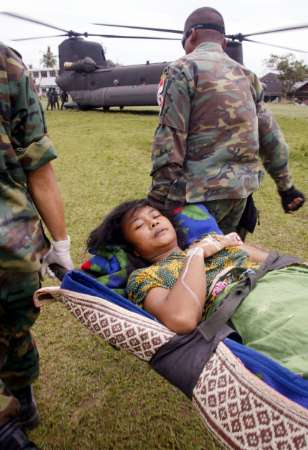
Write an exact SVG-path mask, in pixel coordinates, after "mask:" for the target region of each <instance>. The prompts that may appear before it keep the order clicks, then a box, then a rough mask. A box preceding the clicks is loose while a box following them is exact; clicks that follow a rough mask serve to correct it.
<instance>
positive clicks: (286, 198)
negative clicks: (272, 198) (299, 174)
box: [279, 186, 305, 213]
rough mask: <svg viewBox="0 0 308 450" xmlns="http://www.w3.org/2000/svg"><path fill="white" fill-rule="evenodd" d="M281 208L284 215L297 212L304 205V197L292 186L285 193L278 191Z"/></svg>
mask: <svg viewBox="0 0 308 450" xmlns="http://www.w3.org/2000/svg"><path fill="white" fill-rule="evenodd" d="M279 195H280V197H281V203H282V207H283V210H284V212H285V213H291V212H293V211H296V210H298V209H299V208H301V207H302V206H303V204H304V203H305V196H304V194H303V193H302V192H300V191H298V190H297V189H295V187H294V186H292V187H290V189H288V190H286V191H279Z"/></svg>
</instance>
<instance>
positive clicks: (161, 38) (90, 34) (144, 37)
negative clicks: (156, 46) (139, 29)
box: [87, 33, 180, 41]
mask: <svg viewBox="0 0 308 450" xmlns="http://www.w3.org/2000/svg"><path fill="white" fill-rule="evenodd" d="M87 36H99V37H105V38H116V39H155V40H161V41H180V39H178V38H167V37H154V36H124V35H121V34H92V33H87Z"/></svg>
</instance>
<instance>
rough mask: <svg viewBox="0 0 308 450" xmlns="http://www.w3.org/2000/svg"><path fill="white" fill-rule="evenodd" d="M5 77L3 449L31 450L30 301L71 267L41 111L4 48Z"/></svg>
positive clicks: (0, 56) (0, 68)
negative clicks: (48, 279)
mask: <svg viewBox="0 0 308 450" xmlns="http://www.w3.org/2000/svg"><path fill="white" fill-rule="evenodd" d="M0 74H1V75H0V91H1V98H0V112H1V113H0V150H1V151H0V177H1V185H0V187H1V189H0V212H1V214H0V381H1V382H2V384H3V385H2V388H3V389H2V392H1V393H0V448H1V449H5V448H8V449H10V450H17V449H29V450H30V449H32V450H34V449H36V447H35V445H34V444H33V443H31V442H30V441H29V440H28V438H27V436H26V434H25V433H24V430H25V429H30V428H33V427H34V426H36V425H37V424H38V411H37V407H36V403H35V399H34V396H33V390H32V383H33V381H34V380H35V379H36V378H37V376H38V372H39V365H38V352H37V349H36V346H35V343H34V340H33V338H32V336H31V334H30V328H31V326H32V325H33V323H34V322H35V320H36V318H37V317H38V314H39V310H38V309H37V308H36V307H35V305H34V304H33V299H32V296H33V293H34V291H35V290H36V289H38V288H39V287H40V277H39V271H40V269H41V270H42V273H46V270H47V265H48V264H50V263H52V262H56V263H58V264H60V265H62V266H64V267H66V268H67V269H71V268H72V267H73V265H72V260H71V257H70V251H69V249H70V240H69V237H68V236H67V233H66V227H65V222H64V211H63V203H62V200H61V195H60V191H59V188H58V185H57V182H56V179H55V176H54V172H53V168H52V165H51V161H52V160H53V159H54V158H56V153H55V149H54V147H53V144H52V142H51V141H50V139H49V138H48V137H47V135H46V131H47V130H46V125H45V121H44V115H43V111H42V107H41V105H40V103H39V100H38V97H37V95H36V93H35V91H34V88H33V85H32V83H31V79H30V77H29V73H28V71H27V69H26V68H25V66H24V65H23V63H22V60H21V58H20V57H19V55H18V54H17V53H16V52H15V51H13V50H12V49H9V48H7V47H5V46H4V45H3V44H1V43H0ZM38 214H40V217H41V218H42V220H43V221H44V223H45V225H46V227H47V229H48V231H49V232H50V235H51V236H52V243H51V245H50V246H49V243H48V240H47V238H46V237H45V235H44V232H43V228H42V225H41V222H40V219H39V215H38ZM42 258H43V261H44V263H43V267H42V265H41V259H42Z"/></svg>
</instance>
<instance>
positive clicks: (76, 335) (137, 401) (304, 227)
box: [31, 105, 308, 450]
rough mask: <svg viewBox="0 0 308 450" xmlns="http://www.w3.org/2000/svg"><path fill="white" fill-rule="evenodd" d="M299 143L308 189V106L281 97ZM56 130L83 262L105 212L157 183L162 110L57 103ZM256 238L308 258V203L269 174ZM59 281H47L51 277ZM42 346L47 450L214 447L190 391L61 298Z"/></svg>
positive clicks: (48, 316) (43, 325)
mask: <svg viewBox="0 0 308 450" xmlns="http://www.w3.org/2000/svg"><path fill="white" fill-rule="evenodd" d="M272 109H273V111H274V113H275V114H276V117H277V118H278V121H279V123H280V125H281V127H282V129H283V131H284V133H285V136H286V138H287V141H288V142H289V144H290V165H291V168H292V172H293V175H294V180H295V184H296V186H297V187H298V188H299V189H300V190H302V191H303V192H305V194H306V197H307V196H308V108H304V107H298V106H297V107H296V106H293V105H274V106H272ZM47 122H48V126H49V134H50V136H51V138H52V140H53V141H54V143H55V145H56V147H57V149H58V153H59V158H58V160H57V161H56V162H55V167H56V171H57V177H58V180H59V183H60V185H61V189H62V193H63V197H64V201H65V206H66V220H67V225H68V230H69V234H70V236H71V239H72V255H73V258H74V262H75V264H76V266H77V265H79V264H80V263H81V261H83V260H84V258H85V251H84V242H85V239H86V237H87V235H88V233H89V232H90V230H91V229H92V228H93V227H95V226H96V225H97V224H98V223H99V221H100V220H101V218H102V217H103V216H104V214H105V213H106V212H107V211H108V210H109V209H110V208H112V207H113V206H115V205H116V204H118V203H119V202H121V201H123V200H125V199H131V198H136V197H142V196H144V195H145V194H146V192H147V188H148V186H149V183H150V178H149V175H148V174H149V170H150V149H151V141H152V136H153V132H154V129H155V126H156V124H157V115H156V112H154V111H151V110H146V111H144V112H140V111H136V110H134V111H130V112H129V111H125V110H124V111H122V112H120V111H117V110H114V111H111V112H109V113H103V112H101V111H89V112H77V111H56V112H48V113H47ZM255 198H256V203H257V206H258V208H259V210H260V216H261V219H260V222H261V224H260V226H258V228H257V231H256V232H255V234H254V236H253V239H252V238H250V239H249V240H251V241H252V240H253V241H254V242H257V243H259V244H262V245H265V246H267V247H270V248H273V249H278V250H280V251H284V252H286V253H294V254H297V255H299V256H302V257H304V258H306V259H308V246H307V238H308V207H307V206H305V207H304V208H302V209H301V210H300V211H299V212H298V213H297V214H296V215H286V214H284V213H283V212H282V208H281V206H280V200H279V198H278V195H277V193H276V189H275V186H274V184H273V182H272V181H271V180H270V179H269V177H268V176H266V177H265V180H264V183H263V186H262V189H261V190H260V191H259V192H258V193H257V194H256V196H255ZM48 284H51V283H49V282H46V285H48ZM34 334H35V337H36V340H37V344H38V347H39V350H40V355H41V375H40V379H39V380H38V381H37V382H36V384H35V391H36V396H37V400H38V404H39V408H40V412H41V417H42V423H41V425H40V427H39V428H38V429H37V430H35V431H34V432H32V433H31V438H32V439H33V440H34V442H36V444H37V445H38V446H39V447H41V448H42V449H44V450H139V449H140V450H141V449H146V450H154V449H155V450H156V449H157V450H158V449H162V450H167V449H174V450H175V449H176V450H201V449H202V450H209V449H210V447H209V445H208V444H207V443H206V442H205V440H204V432H203V429H202V424H201V420H200V419H199V417H198V416H197V414H196V413H195V412H194V410H193V409H192V407H191V405H190V402H189V401H188V400H187V399H186V398H185V397H184V395H183V394H181V393H180V392H178V391H177V390H176V389H175V388H173V387H171V386H170V385H169V384H168V383H167V382H166V381H164V380H163V379H162V378H160V377H159V376H158V375H156V374H155V373H154V371H152V370H150V369H149V367H148V366H147V365H146V364H143V363H141V362H140V361H139V360H137V359H136V358H134V357H133V356H130V355H128V354H126V353H124V352H122V351H115V350H113V349H112V348H111V347H109V346H108V345H107V344H105V343H104V342H103V341H101V340H99V339H98V338H96V337H94V336H91V335H90V334H89V333H88V331H87V330H86V329H84V328H83V327H82V326H81V325H80V324H79V322H77V321H76V320H75V319H73V317H72V316H71V315H70V313H69V312H68V311H66V309H65V308H64V307H63V306H61V305H60V304H52V305H50V306H48V307H45V309H44V308H43V310H42V314H41V316H40V319H39V320H38V322H37V324H36V325H35V327H34Z"/></svg>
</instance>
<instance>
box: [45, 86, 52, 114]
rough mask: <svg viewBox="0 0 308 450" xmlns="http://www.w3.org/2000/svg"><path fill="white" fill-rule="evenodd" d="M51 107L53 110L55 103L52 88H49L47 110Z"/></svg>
mask: <svg viewBox="0 0 308 450" xmlns="http://www.w3.org/2000/svg"><path fill="white" fill-rule="evenodd" d="M49 107H50V109H51V110H53V107H54V104H53V97H52V89H51V88H49V89H48V91H47V107H46V111H48V110H49Z"/></svg>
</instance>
